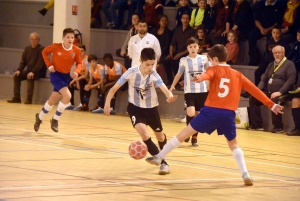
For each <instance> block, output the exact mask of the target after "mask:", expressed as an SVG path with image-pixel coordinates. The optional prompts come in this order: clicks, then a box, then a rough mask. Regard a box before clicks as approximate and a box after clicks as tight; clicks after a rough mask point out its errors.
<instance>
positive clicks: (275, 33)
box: [255, 26, 291, 85]
mask: <svg viewBox="0 0 300 201" xmlns="http://www.w3.org/2000/svg"><path fill="white" fill-rule="evenodd" d="M271 33H272V37H271V38H270V39H269V40H268V41H267V44H266V51H265V53H264V56H263V58H262V59H261V62H260V64H259V67H258V68H257V69H256V70H255V84H256V85H258V84H259V82H260V77H261V75H262V74H264V73H265V71H266V69H267V67H268V65H269V63H271V62H272V61H274V56H273V52H272V50H273V48H274V47H275V46H277V45H280V46H283V47H284V49H285V55H284V56H287V55H288V54H289V52H290V49H291V48H290V46H289V44H288V43H287V42H286V41H285V40H284V39H282V38H281V29H280V26H275V27H274V28H273V29H272V32H271Z"/></svg>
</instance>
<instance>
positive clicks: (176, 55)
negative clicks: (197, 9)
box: [165, 13, 196, 84]
mask: <svg viewBox="0 0 300 201" xmlns="http://www.w3.org/2000/svg"><path fill="white" fill-rule="evenodd" d="M181 22H182V25H181V26H180V27H178V28H176V29H175V32H174V35H173V38H172V41H171V45H170V49H169V55H168V56H167V57H166V60H167V61H166V64H165V69H166V74H167V78H168V81H169V83H170V84H171V83H173V73H174V75H176V74H177V72H178V67H179V61H180V58H181V57H184V56H186V55H188V51H187V49H186V43H187V40H188V39H189V38H190V37H192V36H195V33H196V31H195V29H193V28H192V27H191V26H190V24H189V23H190V15H189V13H183V14H182V17H181Z"/></svg>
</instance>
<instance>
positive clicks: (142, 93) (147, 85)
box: [134, 83, 152, 100]
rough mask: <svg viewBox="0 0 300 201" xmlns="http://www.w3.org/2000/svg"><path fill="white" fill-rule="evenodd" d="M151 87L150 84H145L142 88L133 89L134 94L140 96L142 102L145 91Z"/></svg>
mask: <svg viewBox="0 0 300 201" xmlns="http://www.w3.org/2000/svg"><path fill="white" fill-rule="evenodd" d="M151 87H152V85H151V83H149V84H146V85H145V87H144V88H139V87H134V89H135V91H136V93H137V94H138V95H139V96H140V98H141V99H142V100H144V98H145V96H146V93H147V91H148V90H149V89H150V88H151Z"/></svg>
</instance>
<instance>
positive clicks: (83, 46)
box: [77, 44, 86, 51]
mask: <svg viewBox="0 0 300 201" xmlns="http://www.w3.org/2000/svg"><path fill="white" fill-rule="evenodd" d="M77 46H78V47H79V48H82V49H84V51H86V48H85V45H84V44H79V45H77Z"/></svg>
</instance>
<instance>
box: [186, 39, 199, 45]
mask: <svg viewBox="0 0 300 201" xmlns="http://www.w3.org/2000/svg"><path fill="white" fill-rule="evenodd" d="M194 43H197V44H199V40H198V39H197V38H195V37H190V38H189V39H188V40H187V42H186V46H188V45H191V44H194Z"/></svg>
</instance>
